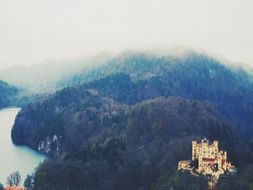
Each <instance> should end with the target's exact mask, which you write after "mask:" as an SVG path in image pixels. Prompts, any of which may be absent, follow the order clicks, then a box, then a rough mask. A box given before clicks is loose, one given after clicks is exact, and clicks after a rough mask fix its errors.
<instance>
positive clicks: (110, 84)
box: [12, 54, 253, 190]
mask: <svg viewBox="0 0 253 190" xmlns="http://www.w3.org/2000/svg"><path fill="white" fill-rule="evenodd" d="M115 60H121V61H119V62H114V61H115ZM115 60H114V61H113V62H109V63H107V64H105V65H102V66H100V67H98V68H96V69H91V70H88V71H85V72H84V73H83V74H82V75H81V76H76V77H77V79H78V82H77V83H76V81H72V82H73V83H72V82H71V81H68V80H69V79H66V81H68V84H72V85H74V86H72V87H66V88H64V89H62V90H60V91H58V92H56V93H55V94H52V95H50V96H46V97H44V98H42V99H40V100H39V101H37V102H33V103H30V104H28V105H27V106H25V107H24V108H23V109H22V111H21V112H20V113H19V114H18V116H17V118H16V121H15V125H14V127H13V129H12V139H13V142H14V143H15V144H17V145H28V146H30V147H32V148H33V149H35V150H37V151H40V152H42V153H45V154H47V155H49V156H51V157H53V158H54V159H52V160H50V161H47V162H45V163H43V164H42V165H41V166H40V167H39V168H38V169H37V170H36V173H35V176H33V178H34V179H35V184H36V187H37V188H36V189H48V188H51V187H53V189H61V188H62V187H65V188H69V189H80V190H81V189H82V190H83V189H89V190H98V189H99V190H100V189H110V190H111V189H126V190H128V189H131V190H132V189H137V190H142V189H143V190H145V189H149V188H151V189H157V190H162V189H168V188H170V187H175V189H184V190H185V189H195V190H196V189H201V190H202V189H205V188H206V181H205V178H194V177H193V178H191V177H190V176H189V175H187V174H180V173H177V172H175V166H176V163H177V161H178V160H180V159H185V158H187V157H189V156H190V145H191V143H190V142H191V140H192V139H200V138H202V137H207V138H209V139H210V140H212V139H218V140H219V141H220V142H221V146H222V147H225V149H227V150H228V152H230V155H229V158H230V159H231V160H232V162H234V163H235V165H236V166H240V167H241V166H242V167H243V168H247V166H250V164H253V163H252V160H253V157H252V155H253V154H252V150H253V144H252V141H250V139H251V138H252V132H253V128H252V126H253V118H252V117H251V115H252V114H253V96H252V94H253V83H252V77H251V75H249V74H248V73H247V72H245V71H244V70H241V69H235V68H231V67H227V66H224V65H223V64H221V63H220V62H219V61H217V60H215V59H213V58H210V57H206V56H203V55H199V54H189V55H187V56H185V57H180V58H178V57H175V58H172V57H163V56H162V57H159V56H153V55H152V56H151V55H150V56H147V55H145V54H144V55H143V54H134V55H130V56H126V57H125V55H124V56H123V58H121V59H119V58H115ZM72 79H73V78H72ZM72 79H71V80H72ZM79 82H80V84H79ZM241 137H248V138H245V139H244V140H241ZM52 168H59V169H53V170H52ZM250 172H251V170H242V171H240V173H239V176H244V175H248V173H250ZM70 176H71V177H70ZM51 179H54V181H52V180H51ZM250 180H251V179H250V178H249V179H247V181H246V182H245V184H246V186H249V182H250ZM73 181H74V183H72V182H73ZM182 181H189V183H187V185H188V184H189V186H187V187H186V186H183V183H182ZM60 182H64V183H60ZM84 184H85V186H84ZM230 184H231V182H230V181H226V180H223V181H222V183H220V184H219V185H221V186H223V187H226V188H227V187H229V185H230ZM59 185H60V186H59ZM235 187H238V188H239V189H240V188H241V187H242V184H241V183H240V182H237V184H236V185H235Z"/></svg>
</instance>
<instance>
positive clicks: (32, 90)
mask: <svg viewBox="0 0 253 190" xmlns="http://www.w3.org/2000/svg"><path fill="white" fill-rule="evenodd" d="M108 58H109V54H105V53H101V54H99V55H97V56H94V57H86V58H79V59H73V60H56V59H48V60H46V61H44V62H42V63H38V64H34V65H29V66H28V65H27V66H26V65H23V66H21V65H20V66H12V67H10V68H7V69H4V70H1V71H0V79H2V80H4V81H7V82H8V83H10V84H13V85H15V86H18V87H19V88H22V89H23V90H24V91H26V92H27V94H28V95H31V94H40V93H53V92H55V91H56V90H59V89H60V86H58V85H57V83H58V82H59V81H61V80H63V79H64V78H67V77H71V76H75V75H77V74H78V73H81V72H83V70H85V69H88V68H92V67H93V66H98V65H100V64H102V63H103V62H105V61H106V60H107V59H108Z"/></svg>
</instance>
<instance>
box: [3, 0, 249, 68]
mask: <svg viewBox="0 0 253 190" xmlns="http://www.w3.org/2000/svg"><path fill="white" fill-rule="evenodd" d="M252 7H253V1H251V0H209V1H207V0H175V1H171V0H125V1H122V0H106V1H98V0H82V1H81V0H80V1H78V0H72V1H70V0H69V1H64V0H36V1H35V0H22V1H20V0H7V1H1V2H0V23H1V24H0V33H1V35H0V69H3V68H6V67H9V66H11V65H18V64H19V65H23V64H25V65H30V64H35V63H39V62H42V61H44V60H46V59H49V58H57V59H71V58H76V57H83V56H87V55H93V54H96V53H99V52H118V51H123V50H125V49H153V48H154V49H156V48H157V49H166V48H168V47H173V46H183V47H188V48H194V49H202V50H204V51H207V52H212V53H215V54H220V55H223V56H225V57H226V58H228V59H229V60H231V61H241V62H245V63H247V64H251V65H253V54H252V49H253V38H252V34H253V11H252Z"/></svg>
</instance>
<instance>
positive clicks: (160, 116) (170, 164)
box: [14, 97, 234, 190]
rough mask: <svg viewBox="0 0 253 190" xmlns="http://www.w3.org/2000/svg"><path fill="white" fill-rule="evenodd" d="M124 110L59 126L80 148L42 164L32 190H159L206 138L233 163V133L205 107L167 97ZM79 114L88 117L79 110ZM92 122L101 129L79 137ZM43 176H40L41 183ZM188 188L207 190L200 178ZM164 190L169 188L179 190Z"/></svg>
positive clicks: (69, 141) (210, 108) (193, 181)
mask: <svg viewBox="0 0 253 190" xmlns="http://www.w3.org/2000/svg"><path fill="white" fill-rule="evenodd" d="M97 99H98V97H97ZM101 108H102V107H101ZM102 109H103V108H102ZM122 109H123V108H122V107H121V108H120V109H119V110H122ZM124 110H125V111H124V112H120V111H117V109H115V108H114V109H112V115H114V117H106V116H104V117H103V118H101V119H97V118H96V117H94V118H92V117H89V118H87V117H86V120H85V122H84V123H83V124H82V125H75V124H74V123H73V120H72V121H65V123H64V124H62V126H67V127H68V128H69V130H68V129H67V128H65V129H64V134H65V135H66V136H68V137H69V139H68V144H69V143H70V144H72V143H71V142H74V141H77V140H78V141H79V143H78V145H75V146H76V147H77V146H78V147H79V148H78V150H77V149H75V150H74V149H72V151H70V150H68V151H67V153H66V152H65V153H66V154H65V155H66V156H64V157H61V159H59V160H57V159H56V160H51V161H47V162H45V163H44V164H42V165H41V166H40V167H39V168H38V169H37V171H36V175H35V187H36V189H41V190H42V189H43V190H44V189H47V188H48V187H50V188H52V189H55V190H58V189H59V190H60V189H70V190H72V189H75V190H86V189H87V190H96V189H97V190H102V189H108V190H109V189H110V190H114V189H115V190H116V189H121V190H140V189H143V190H144V189H161V187H162V186H164V184H161V182H159V180H160V179H161V178H163V177H166V176H174V177H176V176H177V175H180V174H178V173H176V172H175V169H176V166H177V161H178V160H180V159H187V158H189V159H190V157H191V147H190V146H191V140H192V139H193V138H195V139H200V138H202V137H204V136H205V137H208V138H210V139H219V140H220V142H221V146H222V147H226V148H227V149H229V151H230V155H229V156H230V158H233V155H231V154H232V153H234V147H233V145H234V141H233V137H234V136H233V132H232V130H231V128H230V127H229V126H228V125H227V124H226V123H225V122H224V121H223V120H222V119H221V117H220V116H219V115H218V114H217V113H216V111H215V110H214V109H213V108H212V107H211V106H209V105H207V104H204V103H201V102H198V101H192V100H189V99H182V98H174V97H169V98H158V99H154V100H148V101H145V102H142V103H140V104H137V105H134V106H131V107H128V108H125V109H124ZM69 114H70V115H71V113H69ZM78 115H79V116H80V115H86V113H85V111H80V112H79V113H78ZM71 116H72V115H71ZM21 118H22V117H20V118H19V119H21ZM77 118H78V117H77ZM79 118H80V117H79ZM82 118H85V117H81V120H83V119H82ZM95 121H98V122H99V124H98V126H101V127H99V129H98V130H93V131H92V132H91V133H90V135H88V136H86V135H85V136H82V134H83V135H84V134H87V133H89V132H88V131H89V130H90V129H93V128H94V126H93V125H92V123H93V122H95ZM30 122H31V125H32V124H33V122H32V121H31V120H30ZM78 123H82V122H78ZM14 129H15V128H14ZM78 129H79V130H82V133H80V131H78ZM69 131H72V132H73V131H75V132H74V133H72V134H71V133H70V132H69ZM86 131H87V132H86ZM62 135H63V134H62ZM50 138H52V136H50ZM228 142H229V143H228ZM63 143H64V142H63ZM74 144H75V143H74ZM53 145H54V143H52V144H50V147H52V146H53ZM79 145H82V146H79ZM72 146H73V144H72ZM59 147H60V148H61V146H59ZM72 148H74V147H72ZM60 151H63V149H60ZM65 151H66V149H65ZM41 176H44V178H43V181H42V179H41ZM70 176H71V177H70ZM52 179H53V180H52ZM191 183H192V184H187V185H192V186H193V187H195V189H202V190H204V189H206V185H207V183H205V179H204V178H194V179H193V180H192V182H191ZM166 185H167V186H166V188H167V189H168V188H169V187H173V186H174V187H177V186H178V185H177V184H173V183H171V184H166ZM151 187H153V188H151Z"/></svg>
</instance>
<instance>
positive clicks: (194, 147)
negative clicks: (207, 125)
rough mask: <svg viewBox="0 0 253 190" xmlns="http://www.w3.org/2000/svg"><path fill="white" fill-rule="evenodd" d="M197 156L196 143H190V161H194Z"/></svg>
mask: <svg viewBox="0 0 253 190" xmlns="http://www.w3.org/2000/svg"><path fill="white" fill-rule="evenodd" d="M196 156H197V141H192V160H195V159H196Z"/></svg>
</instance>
